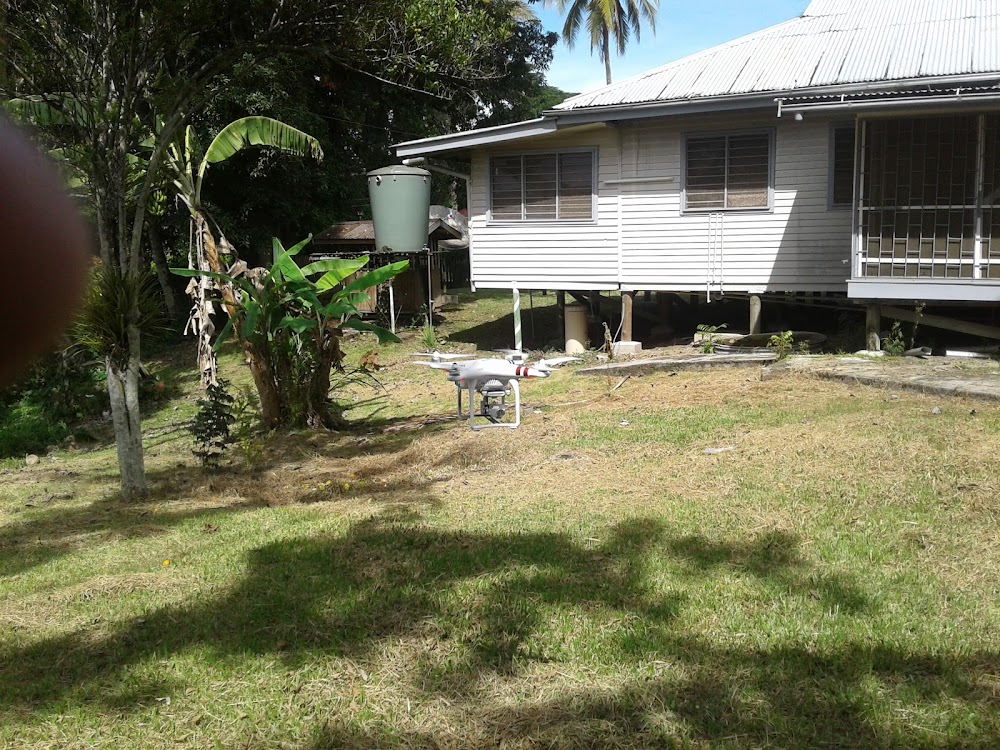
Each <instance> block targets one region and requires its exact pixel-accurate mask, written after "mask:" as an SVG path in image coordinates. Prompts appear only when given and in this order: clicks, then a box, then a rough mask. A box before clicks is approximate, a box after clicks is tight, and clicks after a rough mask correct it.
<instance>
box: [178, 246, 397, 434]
mask: <svg viewBox="0 0 1000 750" xmlns="http://www.w3.org/2000/svg"><path fill="white" fill-rule="evenodd" d="M308 242H309V240H308V239H307V240H304V241H302V242H300V243H298V244H297V245H295V246H294V247H291V248H288V249H285V248H284V247H282V245H281V243H280V242H279V241H278V240H277V239H274V242H273V248H274V260H273V263H272V265H271V267H270V269H265V268H256V269H247V268H246V266H245V264H242V263H237V264H235V265H234V269H233V270H231V271H230V272H229V273H223V272H215V271H200V270H198V269H190V268H174V269H171V270H172V271H173V272H174V273H175V274H177V275H179V276H186V277H190V278H196V277H198V276H205V277H207V278H210V279H212V280H213V281H214V282H216V284H217V286H218V287H219V288H220V289H229V290H232V294H231V298H230V299H229V300H226V299H222V302H223V304H225V305H226V307H227V309H228V311H229V312H230V316H229V320H228V322H227V323H226V325H225V327H224V328H223V329H222V331H221V332H220V334H219V336H218V339H217V340H216V343H215V348H216V349H218V347H219V346H220V345H221V344H222V343H223V342H224V341H225V340H226V339H227V338H228V337H229V336H230V335H235V336H236V338H237V339H238V340H239V341H240V343H241V345H242V346H243V349H244V351H245V352H246V354H247V358H248V360H249V362H250V369H251V372H252V374H253V377H254V383H255V384H256V386H257V392H258V394H259V396H260V403H261V412H262V416H263V418H264V420H265V422H267V423H268V424H270V425H272V426H277V425H281V424H290V425H295V424H305V425H308V426H311V427H326V428H335V427H338V426H340V425H341V424H342V423H343V418H342V415H341V414H340V412H339V411H338V410H337V409H336V408H335V405H333V404H331V403H330V401H329V391H330V374H331V371H333V370H336V371H338V372H339V371H342V370H343V364H342V363H343V353H342V351H341V348H340V339H341V336H342V334H343V331H344V330H345V329H353V330H356V331H366V332H371V333H374V334H375V335H376V336H378V338H379V341H380V342H383V343H384V342H389V341H395V342H398V341H399V339H398V338H397V337H396V336H395V335H394V334H392V333H390V332H389V331H387V330H385V329H384V328H381V327H380V326H376V325H373V324H371V323H368V322H366V321H363V320H361V319H360V313H359V311H358V306H359V305H360V304H361V303H362V302H364V301H365V300H366V299H367V298H368V293H367V290H368V289H370V288H371V287H374V286H378V285H379V284H383V283H385V282H386V281H388V280H389V279H391V278H392V277H393V276H396V275H397V274H399V273H401V272H402V271H404V270H406V268H407V266H408V261H401V262H398V263H391V264H389V265H386V266H382V267H380V268H376V269H374V270H372V271H369V272H368V273H365V274H361V275H360V276H357V278H355V279H353V280H351V281H350V282H348V283H346V284H345V283H344V282H345V280H347V279H348V278H349V277H350V276H352V275H354V274H357V273H358V272H359V271H360V270H361V269H363V268H364V267H365V266H366V265H367V264H368V260H369V259H368V257H367V256H364V257H361V258H354V259H350V260H348V259H333V260H322V261H318V262H316V263H310V264H309V265H306V266H304V267H301V268H300V267H299V266H298V265H297V264H296V263H295V260H294V257H295V256H296V255H298V254H299V253H300V252H301V251H302V249H303V248H304V247H305V246H306V245H307V244H308ZM314 276H318V278H317V279H316V280H315V281H314V280H312V279H311V278H310V277H314Z"/></svg>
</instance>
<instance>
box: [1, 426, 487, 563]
mask: <svg viewBox="0 0 1000 750" xmlns="http://www.w3.org/2000/svg"><path fill="white" fill-rule="evenodd" d="M442 425H443V421H442V422H439V423H432V424H428V423H427V420H424V421H417V422H410V421H406V420H381V421H379V422H378V423H376V424H372V425H367V426H366V427H365V431H364V432H358V433H352V434H347V435H345V434H344V433H322V432H316V431H303V432H301V433H297V434H283V435H280V436H278V437H276V438H275V439H274V440H272V441H270V443H269V450H268V451H267V453H266V454H265V455H264V458H263V459H262V460H261V462H260V464H259V465H258V466H257V467H256V468H255V469H254V470H252V471H251V470H247V469H246V468H245V467H242V466H240V467H235V466H234V467H225V468H222V469H209V468H205V467H202V466H198V465H193V464H189V463H184V464H181V465H175V466H172V467H160V468H156V469H150V470H148V471H147V474H146V476H147V480H148V481H149V484H150V488H151V492H150V495H149V496H148V497H146V498H144V499H142V500H139V501H123V500H122V499H121V498H120V496H119V495H118V494H117V493H111V494H105V495H103V496H101V497H99V498H98V499H96V500H94V501H93V502H90V503H86V504H83V505H80V504H77V505H74V506H71V507H68V508H67V507H65V506H62V507H60V506H55V507H52V508H51V509H48V508H45V507H42V506H39V503H44V502H45V500H46V498H47V497H50V498H51V497H57V496H60V497H61V496H63V495H68V494H72V492H70V493H66V492H65V490H67V489H70V490H77V489H80V488H83V489H87V488H88V487H89V488H94V487H104V486H107V485H112V486H113V485H114V484H115V483H116V482H117V479H118V477H117V474H116V473H114V472H111V471H107V472H98V471H89V472H87V475H86V476H85V477H78V478H75V479H73V480H69V479H66V478H65V476H64V475H61V474H60V472H61V471H64V470H62V469H60V468H56V467H53V468H52V469H50V470H47V471H44V472H38V475H37V479H36V481H37V482H38V483H39V486H40V487H44V488H45V490H44V491H43V492H41V493H40V494H41V495H42V496H43V497H42V499H41V500H34V501H30V504H31V506H33V507H32V509H31V512H30V514H28V515H26V517H24V518H23V519H22V518H20V517H18V518H17V519H16V520H14V521H12V522H9V523H7V524H5V525H4V526H3V527H0V579H2V578H3V577H4V576H9V575H15V574H18V573H22V572H24V571H26V570H29V569H31V568H33V567H35V566H36V565H40V564H43V563H45V562H48V561H50V560H53V559H56V558H58V557H60V556H62V555H64V554H67V553H70V552H73V551H76V550H79V549H82V548H86V547H96V546H99V545H102V544H111V543H114V542H117V541H122V540H127V539H135V538H144V537H154V536H158V535H160V534H165V533H167V532H169V531H170V529H171V528H173V527H175V526H177V525H178V524H181V523H183V522H185V521H187V520H189V519H191V518H197V517H199V516H203V515H209V514H217V513H220V512H225V513H242V512H246V511H252V510H254V509H257V508H261V507H267V506H273V505H279V504H292V503H313V502H319V501H329V500H331V499H336V500H350V499H356V498H359V497H363V498H365V499H368V500H370V501H371V502H375V503H382V504H387V505H407V504H413V505H417V506H421V507H427V506H433V505H434V504H436V503H437V500H436V499H435V497H434V495H433V493H432V492H431V489H432V486H433V484H434V482H433V481H432V480H430V479H428V478H427V477H425V476H422V475H419V474H417V473H414V472H407V473H402V472H395V475H394V474H393V470H394V468H396V467H397V465H399V464H401V462H403V461H405V460H406V457H405V453H404V451H405V449H406V448H407V447H408V446H409V445H410V444H411V443H412V442H413V441H414V440H416V439H417V438H418V437H421V436H424V435H426V434H428V431H429V430H436V429H440V428H441V426H442ZM361 454H367V455H369V456H382V455H384V456H386V459H385V460H384V461H380V462H378V466H377V467H372V466H369V467H359V468H358V469H357V470H352V471H351V472H350V473H348V472H347V471H345V469H344V468H343V466H342V465H340V464H336V463H330V464H324V463H323V462H320V463H319V464H318V466H319V468H318V469H317V470H316V471H312V472H310V473H309V475H308V476H302V477H299V476H298V475H297V474H296V473H295V471H294V467H295V466H296V462H302V461H303V460H305V459H313V458H321V459H329V460H331V461H338V460H342V461H344V462H349V461H350V460H351V459H354V458H356V457H358V456H359V455H361ZM465 461H467V451H466V450H465V449H453V450H451V451H445V452H443V453H442V454H441V455H438V456H436V457H435V459H434V461H433V462H432V464H433V465H436V466H448V465H450V464H455V465H458V466H461V465H463V463H464V462H465ZM290 466H291V467H293V468H292V469H289V467H290ZM276 469H281V470H282V472H283V473H275V470H276ZM386 475H392V476H391V478H390V479H384V478H383V476H386ZM289 477H291V478H289ZM345 483H346V488H345ZM290 485H291V486H290ZM51 487H55V488H57V489H56V491H54V492H51V493H50V492H49V488H51ZM213 498H215V499H214V500H213ZM222 498H225V499H222ZM35 506H38V507H35ZM22 510H25V509H22V508H17V509H15V511H18V512H20V511H22Z"/></svg>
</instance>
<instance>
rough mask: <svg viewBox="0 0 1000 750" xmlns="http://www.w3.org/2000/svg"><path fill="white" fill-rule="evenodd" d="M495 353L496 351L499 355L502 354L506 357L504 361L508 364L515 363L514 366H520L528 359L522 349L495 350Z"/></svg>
mask: <svg viewBox="0 0 1000 750" xmlns="http://www.w3.org/2000/svg"><path fill="white" fill-rule="evenodd" d="M493 351H495V352H496V353H497V354H502V355H503V356H504V359H506V360H507V361H508V362H513V363H514V364H520V363H521V362H524V360H525V359H527V357H526V356H525V354H524V352H523V351H521V350H520V349H494V350H493Z"/></svg>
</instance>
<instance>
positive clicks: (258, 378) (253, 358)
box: [247, 346, 284, 427]
mask: <svg viewBox="0 0 1000 750" xmlns="http://www.w3.org/2000/svg"><path fill="white" fill-rule="evenodd" d="M247 358H248V359H249V360H250V372H251V374H252V375H253V382H254V385H256V386H257V395H258V396H259V397H260V416H261V419H263V420H264V423H265V424H266V425H267V426H268V427H278V426H279V425H280V424H281V423H282V420H283V418H284V409H283V408H282V402H281V393H280V392H279V391H278V384H277V383H276V382H275V380H274V373H273V372H272V371H271V366H270V364H269V363H268V361H267V358H266V357H264V356H263V355H261V354H260V353H259V352H256V351H253V350H252V348H251V347H249V346H248V347H247Z"/></svg>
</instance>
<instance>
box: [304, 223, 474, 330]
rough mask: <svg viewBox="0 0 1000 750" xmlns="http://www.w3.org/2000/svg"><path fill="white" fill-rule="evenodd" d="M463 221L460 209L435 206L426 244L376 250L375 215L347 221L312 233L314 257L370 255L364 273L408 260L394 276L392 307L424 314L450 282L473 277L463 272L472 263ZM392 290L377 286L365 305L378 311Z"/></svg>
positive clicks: (436, 303) (454, 283)
mask: <svg viewBox="0 0 1000 750" xmlns="http://www.w3.org/2000/svg"><path fill="white" fill-rule="evenodd" d="M464 225H465V217H464V216H461V215H460V214H459V213H458V212H457V211H452V210H451V209H447V208H443V207H441V206H432V207H431V217H430V218H429V219H428V223H427V248H426V250H424V251H422V252H416V253H398V252H383V251H380V250H376V247H375V229H374V226H373V224H372V222H371V221H342V222H339V223H337V224H333V225H332V226H330V227H327V228H326V229H325V230H323V231H322V232H320V233H319V234H317V235H315V236H314V237H313V241H312V245H313V252H312V253H311V254H310V257H309V262H313V261H317V260H325V259H328V258H357V257H359V256H361V255H368V256H370V257H371V261H370V262H369V264H368V266H366V267H365V268H364V269H362V271H361V272H360V273H363V272H365V271H366V270H370V268H372V267H377V266H383V265H386V264H388V263H395V262H397V261H400V260H409V261H410V267H409V269H408V270H406V271H405V272H403V273H402V274H400V275H399V276H397V277H396V278H395V279H394V280H393V282H392V291H393V295H392V296H393V312H394V313H395V315H399V314H403V315H410V316H414V315H419V314H422V313H424V312H425V311H426V310H427V307H428V300H433V305H434V307H435V308H437V307H439V306H440V305H441V304H442V302H443V299H444V295H445V293H446V292H447V290H448V288H449V287H451V288H455V287H456V286H461V285H462V282H463V281H464V282H465V283H466V284H467V283H468V271H467V270H466V271H465V278H464V279H463V278H462V274H461V269H462V268H465V269H467V268H468V263H467V260H466V259H465V254H466V252H467V248H468V241H467V236H466V233H465V230H464ZM462 261H465V262H464V263H463V262H462ZM456 271H457V272H456ZM387 292H388V285H383V286H380V287H377V288H373V289H372V290H371V291H370V295H369V296H370V300H369V303H368V304H367V305H365V306H363V307H362V308H361V311H362V312H366V313H374V312H375V311H376V310H377V309H378V306H379V301H380V298H381V299H382V302H383V304H385V305H387V304H388V303H387V300H386V297H387Z"/></svg>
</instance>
